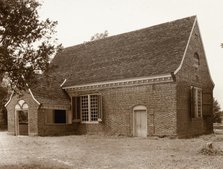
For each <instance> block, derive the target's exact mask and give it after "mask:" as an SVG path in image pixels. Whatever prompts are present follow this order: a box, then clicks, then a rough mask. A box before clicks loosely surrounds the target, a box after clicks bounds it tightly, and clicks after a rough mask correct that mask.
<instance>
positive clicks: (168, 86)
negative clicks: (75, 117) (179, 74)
mask: <svg viewBox="0 0 223 169" xmlns="http://www.w3.org/2000/svg"><path fill="white" fill-rule="evenodd" d="M68 92H69V94H70V95H71V96H74V95H84V94H92V93H100V94H101V95H102V98H103V106H102V107H103V120H102V122H100V123H99V124H82V123H78V128H77V132H78V133H79V134H85V133H97V134H108V135H128V136H132V135H133V108H134V106H137V105H144V106H146V108H147V111H148V112H147V118H148V119H147V124H148V135H175V134H176V84H174V83H165V84H153V85H146V86H134V87H121V88H112V89H103V90H102V89H101V90H92V91H82V92H74V91H68Z"/></svg>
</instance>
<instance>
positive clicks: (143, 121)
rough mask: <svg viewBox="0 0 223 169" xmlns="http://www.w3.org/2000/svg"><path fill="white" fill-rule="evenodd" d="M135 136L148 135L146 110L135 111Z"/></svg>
mask: <svg viewBox="0 0 223 169" xmlns="http://www.w3.org/2000/svg"><path fill="white" fill-rule="evenodd" d="M134 130H135V131H134V136H137V137H147V113H146V110H135V111H134Z"/></svg>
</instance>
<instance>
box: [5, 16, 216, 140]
mask: <svg viewBox="0 0 223 169" xmlns="http://www.w3.org/2000/svg"><path fill="white" fill-rule="evenodd" d="M51 67H52V68H51V70H49V73H48V74H43V75H42V76H41V77H40V78H39V80H38V83H37V84H36V85H34V86H32V87H31V88H30V89H29V90H28V91H27V92H24V93H23V95H16V94H12V95H11V97H10V99H9V101H8V103H7V104H6V108H7V111H8V133H9V134H12V135H21V134H26V135H40V136H45V135H67V134H102V135H125V136H139V137H147V136H164V135H166V136H178V137H190V136H194V135H201V134H208V133H212V132H213V124H212V99H213V88H214V83H213V81H212V79H211V76H210V72H209V69H208V64H207V60H206V55H205V51H204V47H203V44H202V39H201V34H200V31H199V26H198V22H197V18H196V16H192V17H188V18H183V19H179V20H176V21H172V22H168V23H163V24H160V25H156V26H152V27H149V28H144V29H141V30H136V31H133V32H128V33H124V34H120V35H115V36H111V37H107V38H104V39H100V40H95V41H91V42H87V43H84V44H80V45H76V46H72V47H68V48H65V49H64V50H63V51H62V52H60V53H59V54H57V55H56V56H55V58H54V59H53V61H52V63H51Z"/></svg>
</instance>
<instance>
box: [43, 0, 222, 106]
mask: <svg viewBox="0 0 223 169" xmlns="http://www.w3.org/2000/svg"><path fill="white" fill-rule="evenodd" d="M40 3H41V4H42V6H41V8H40V9H39V15H40V17H41V19H46V18H50V19H51V20H54V21H58V25H57V28H56V30H57V38H58V41H59V42H60V43H62V44H63V46H64V47H68V46H73V45H77V44H80V43H83V42H84V41H89V40H90V38H91V36H92V35H94V34H96V33H102V32H104V31H105V30H107V31H108V32H109V36H111V35H116V34H120V33H124V32H129V31H134V30H137V29H141V28H146V27H150V26H153V25H156V24H160V23H164V22H168V21H173V20H176V19H180V18H185V17H188V16H192V15H196V16H197V18H198V24H199V28H200V32H201V37H202V40H203V44H204V49H205V53H206V58H207V61H208V65H209V70H210V73H211V77H212V79H213V81H214V83H215V88H214V97H215V98H216V99H217V100H218V102H219V103H220V106H221V108H222V110H223V78H222V77H223V75H222V74H221V73H223V48H221V46H220V45H221V43H222V42H223V22H222V21H223V0H40Z"/></svg>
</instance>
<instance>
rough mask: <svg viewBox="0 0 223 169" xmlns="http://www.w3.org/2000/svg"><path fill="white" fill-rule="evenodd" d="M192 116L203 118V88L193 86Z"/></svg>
mask: <svg viewBox="0 0 223 169" xmlns="http://www.w3.org/2000/svg"><path fill="white" fill-rule="evenodd" d="M191 96H192V97H191V114H192V115H191V117H192V118H201V117H202V116H203V115H202V89H201V88H198V87H191Z"/></svg>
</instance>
